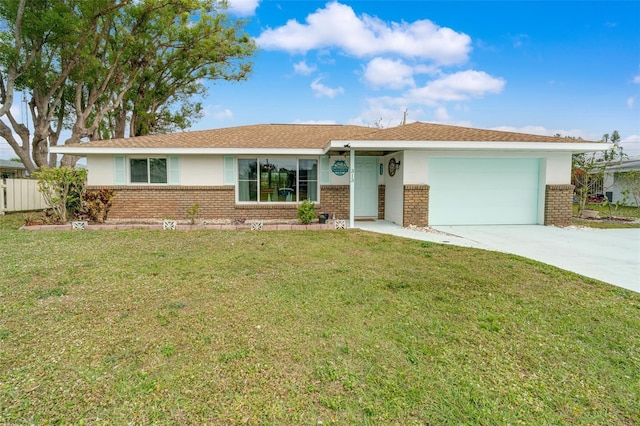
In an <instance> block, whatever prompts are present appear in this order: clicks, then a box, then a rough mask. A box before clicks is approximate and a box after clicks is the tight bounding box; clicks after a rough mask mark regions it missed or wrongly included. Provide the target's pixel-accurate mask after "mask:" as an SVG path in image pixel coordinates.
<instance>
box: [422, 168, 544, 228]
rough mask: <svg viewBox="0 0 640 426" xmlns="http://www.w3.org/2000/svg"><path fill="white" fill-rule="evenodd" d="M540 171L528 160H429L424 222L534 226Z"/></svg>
mask: <svg viewBox="0 0 640 426" xmlns="http://www.w3.org/2000/svg"><path fill="white" fill-rule="evenodd" d="M539 171H540V161H539V160H538V159H533V158H515V159H514V158H482V159H477V158H469V159H460V158H436V159H431V160H430V161H429V176H428V179H429V186H430V190H429V223H430V224H431V225H476V224H487V225H497V224H535V223H538V198H539Z"/></svg>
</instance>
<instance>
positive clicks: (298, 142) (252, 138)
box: [83, 124, 374, 149]
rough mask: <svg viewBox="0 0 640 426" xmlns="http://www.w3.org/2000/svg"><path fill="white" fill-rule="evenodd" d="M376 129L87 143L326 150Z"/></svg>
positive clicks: (266, 128) (232, 131) (229, 132)
mask: <svg viewBox="0 0 640 426" xmlns="http://www.w3.org/2000/svg"><path fill="white" fill-rule="evenodd" d="M373 130H374V129H371V128H368V127H361V126H343V125H324V124H322V125H320V124H315V125H314V124H256V125H251V126H240V127H227V128H223V129H213V130H201V131H194V132H183V133H174V134H163V135H148V136H138V137H135V138H128V139H111V140H103V141H95V142H88V143H86V144H83V146H86V147H88V148H89V147H91V148H94V147H95V148H282V149H285V148H293V149H306V148H311V149H314V148H323V147H324V146H325V145H326V144H327V143H328V142H329V141H330V140H334V139H351V138H353V137H356V136H357V135H361V134H363V133H368V132H371V131H373Z"/></svg>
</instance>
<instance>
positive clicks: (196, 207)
mask: <svg viewBox="0 0 640 426" xmlns="http://www.w3.org/2000/svg"><path fill="white" fill-rule="evenodd" d="M198 211H200V204H198V203H194V204H193V205H192V206H191V207H189V208H188V209H187V218H188V219H189V223H190V224H192V225H194V224H195V223H196V217H197V216H198Z"/></svg>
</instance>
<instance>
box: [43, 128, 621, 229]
mask: <svg viewBox="0 0 640 426" xmlns="http://www.w3.org/2000/svg"><path fill="white" fill-rule="evenodd" d="M608 147H609V145H607V144H604V143H595V142H586V141H581V140H572V139H566V138H556V137H547V136H538V135H527V134H522V133H512V132H500V131H493V130H481V129H472V128H465V127H456V126H446V125H439V124H428V123H421V122H416V123H412V124H407V125H404V126H400V127H394V128H389V129H382V130H380V129H373V128H369V127H360V126H346V125H345V126H343V125H303V124H283V125H279V124H264V125H252V126H242V127H232V128H224V129H215V130H207V131H197V132H185V133H178V134H171V135H153V136H141V137H136V138H129V139H115V140H105V141H94V142H89V143H85V144H80V145H73V146H61V147H53V148H51V152H53V153H58V154H73V155H80V156H86V157H87V168H88V176H89V177H88V185H89V187H90V188H92V189H99V188H110V189H114V190H115V191H116V193H117V194H116V196H115V197H114V201H113V207H112V209H111V211H110V213H109V217H110V218H112V219H117V218H158V219H159V218H166V217H173V218H176V219H182V218H186V211H187V209H188V208H189V207H191V206H192V205H193V204H194V203H198V204H199V206H200V209H199V212H200V217H202V218H230V219H233V218H246V219H262V220H265V219H277V218H291V219H293V218H295V217H296V208H297V205H298V203H299V202H301V201H303V200H305V199H309V200H313V201H315V202H316V203H317V205H318V209H317V210H318V212H327V213H329V214H330V215H331V216H334V215H335V217H337V218H339V219H349V221H350V224H351V225H352V226H353V222H354V220H357V219H384V220H387V221H390V222H394V223H397V224H400V225H404V226H408V225H410V224H412V225H416V226H427V225H462V224H549V225H568V224H569V223H570V219H571V212H572V210H571V208H572V195H573V187H572V186H571V155H572V154H573V153H577V152H588V151H597V150H603V149H606V148H608Z"/></svg>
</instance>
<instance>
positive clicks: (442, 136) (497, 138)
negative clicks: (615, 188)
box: [358, 121, 586, 143]
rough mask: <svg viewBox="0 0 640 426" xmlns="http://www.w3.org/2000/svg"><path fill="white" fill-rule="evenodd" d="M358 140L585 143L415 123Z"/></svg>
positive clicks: (371, 134) (557, 138)
mask: <svg viewBox="0 0 640 426" xmlns="http://www.w3.org/2000/svg"><path fill="white" fill-rule="evenodd" d="M358 140H384V141H465V142H472V141H478V142H563V143H571V142H586V141H584V140H576V139H567V138H560V137H553V136H540V135H530V134H526V133H516V132H503V131H499V130H485V129H474V128H471V127H460V126H449V125H444V124H433V123H422V122H419V121H417V122H415V123H411V124H406V125H404V126H398V127H391V128H389V129H382V130H378V131H377V132H375V133H369V134H367V135H364V136H362V137H360V138H358Z"/></svg>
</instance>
